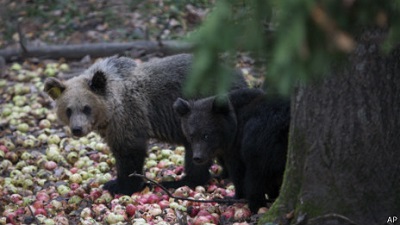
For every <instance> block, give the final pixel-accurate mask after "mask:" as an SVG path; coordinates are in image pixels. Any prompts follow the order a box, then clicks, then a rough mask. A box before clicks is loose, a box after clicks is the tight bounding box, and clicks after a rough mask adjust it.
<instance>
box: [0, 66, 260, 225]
mask: <svg viewBox="0 0 400 225" xmlns="http://www.w3.org/2000/svg"><path fill="white" fill-rule="evenodd" d="M68 70H69V66H68V65H67V64H65V63H47V64H46V65H44V64H43V65H41V66H40V65H39V66H37V65H33V64H29V63H24V64H23V65H20V64H17V63H14V64H13V65H11V66H10V67H9V68H8V69H7V70H5V72H4V74H3V76H2V77H0V115H1V117H0V118H1V119H0V225H5V224H7V225H8V224H46V225H52V224H61V225H62V224H77V223H79V224H135V225H139V224H159V225H163V224H192V225H200V224H248V222H250V220H251V218H252V217H251V213H250V211H249V209H248V208H247V206H246V205H245V204H240V203H235V204H222V203H216V202H211V203H210V202H208V203H202V202H194V201H191V200H178V199H175V198H172V197H170V196H169V195H168V194H167V193H166V192H165V191H163V190H162V189H161V188H160V187H159V186H155V185H149V186H148V187H147V188H145V189H144V190H143V191H141V192H138V193H134V194H132V195H131V196H128V195H116V196H112V195H111V194H110V193H109V192H107V191H103V189H102V185H103V184H104V183H105V182H107V181H109V180H110V179H113V178H115V166H114V164H115V160H114V158H113V156H112V154H111V153H110V150H109V148H108V147H107V145H106V144H105V143H104V142H103V141H102V139H101V138H100V137H99V136H98V135H97V134H95V133H90V134H89V135H87V136H86V137H82V138H79V139H75V138H72V136H71V135H70V133H69V130H68V129H67V128H65V127H63V126H61V125H60V123H58V121H57V118H56V115H55V113H54V112H53V111H52V102H51V100H50V98H49V97H48V96H47V95H46V94H45V93H43V92H42V90H43V80H44V79H45V78H46V77H49V76H57V75H60V74H61V73H64V72H66V71H68ZM183 164H184V148H183V147H180V146H168V145H167V147H166V145H165V144H161V143H156V144H152V147H149V154H148V157H147V158H146V162H145V167H144V175H145V176H146V177H147V178H149V179H152V180H154V181H157V182H160V181H172V180H179V179H181V177H182V176H183V175H184V167H183ZM220 171H221V167H220V166H219V165H217V164H215V165H213V166H212V167H211V168H210V172H211V173H213V174H214V175H218V174H219V173H220ZM169 191H170V193H171V194H172V195H174V196H177V197H184V198H188V199H196V200H211V199H214V198H218V199H223V198H226V197H228V198H229V197H233V196H234V193H235V190H234V186H233V185H232V183H230V182H228V181H227V180H218V179H213V180H212V181H211V182H210V183H209V184H207V185H205V186H198V187H196V188H195V189H190V188H188V187H180V188H178V189H176V190H173V189H171V190H169ZM265 211H266V209H265V210H264V211H263V212H265ZM253 222H254V221H253Z"/></svg>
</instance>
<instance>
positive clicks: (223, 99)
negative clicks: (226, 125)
mask: <svg viewBox="0 0 400 225" xmlns="http://www.w3.org/2000/svg"><path fill="white" fill-rule="evenodd" d="M231 110H232V105H231V101H229V98H228V96H226V95H222V96H217V97H215V98H214V101H213V105H212V111H213V112H214V113H219V114H228V113H230V112H231Z"/></svg>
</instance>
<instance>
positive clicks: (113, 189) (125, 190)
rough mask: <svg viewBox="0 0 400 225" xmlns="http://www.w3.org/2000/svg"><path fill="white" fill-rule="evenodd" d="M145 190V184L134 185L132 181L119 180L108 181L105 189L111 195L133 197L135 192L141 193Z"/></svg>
mask: <svg viewBox="0 0 400 225" xmlns="http://www.w3.org/2000/svg"><path fill="white" fill-rule="evenodd" d="M143 188H144V183H143V182H141V183H139V184H136V185H135V184H133V183H132V182H130V180H129V181H128V182H127V181H122V182H121V181H119V180H118V179H115V180H111V181H108V182H107V183H105V184H104V186H103V189H104V190H107V191H109V192H110V193H111V194H113V195H114V194H123V195H131V194H133V193H135V192H138V191H141V190H142V189H143Z"/></svg>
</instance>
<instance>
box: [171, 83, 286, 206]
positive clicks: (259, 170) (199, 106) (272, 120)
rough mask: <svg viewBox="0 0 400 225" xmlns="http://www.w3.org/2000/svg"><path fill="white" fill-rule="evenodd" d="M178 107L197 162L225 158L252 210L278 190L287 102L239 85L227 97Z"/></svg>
mask: <svg viewBox="0 0 400 225" xmlns="http://www.w3.org/2000/svg"><path fill="white" fill-rule="evenodd" d="M174 109H175V111H176V112H177V114H179V116H180V117H181V121H182V130H183V132H184V134H185V136H186V138H187V139H188V141H189V142H190V144H191V147H192V151H193V161H194V162H195V163H196V164H200V165H201V164H206V165H208V164H207V163H208V162H209V161H212V159H213V158H215V157H222V159H223V161H224V163H225V166H226V167H227V169H228V175H229V177H230V179H231V180H232V182H233V184H234V186H235V190H236V193H235V197H236V198H245V199H247V200H248V202H249V208H250V210H251V211H252V212H257V210H258V209H259V208H260V207H262V206H265V205H266V198H265V194H268V196H269V198H271V199H274V198H276V197H277V196H278V194H279V189H280V185H281V182H282V176H283V172H284V168H285V162H286V152H287V142H288V132H289V122H290V107H289V101H287V100H283V99H281V98H278V97H268V96H266V95H265V93H264V92H263V91H262V90H260V89H248V88H246V89H238V90H234V91H231V92H229V93H228V95H227V96H224V97H209V98H204V99H200V100H197V101H186V100H183V99H181V98H178V99H177V100H176V101H175V103H174Z"/></svg>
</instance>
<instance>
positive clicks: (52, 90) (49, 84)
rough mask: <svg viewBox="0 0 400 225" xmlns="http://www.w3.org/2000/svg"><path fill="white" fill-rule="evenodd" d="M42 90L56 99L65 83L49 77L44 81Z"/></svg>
mask: <svg viewBox="0 0 400 225" xmlns="http://www.w3.org/2000/svg"><path fill="white" fill-rule="evenodd" d="M43 90H44V91H45V92H46V93H47V94H48V95H49V96H50V97H51V98H52V99H53V100H56V99H57V98H58V97H60V96H61V94H62V93H63V91H64V90H65V85H64V84H63V83H62V82H61V81H60V80H58V79H57V78H54V77H49V78H47V79H46V81H45V82H44V88H43Z"/></svg>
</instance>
